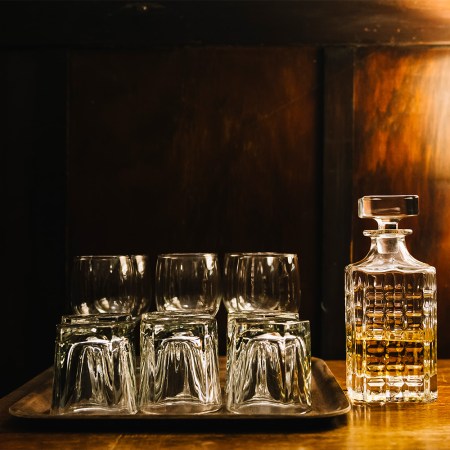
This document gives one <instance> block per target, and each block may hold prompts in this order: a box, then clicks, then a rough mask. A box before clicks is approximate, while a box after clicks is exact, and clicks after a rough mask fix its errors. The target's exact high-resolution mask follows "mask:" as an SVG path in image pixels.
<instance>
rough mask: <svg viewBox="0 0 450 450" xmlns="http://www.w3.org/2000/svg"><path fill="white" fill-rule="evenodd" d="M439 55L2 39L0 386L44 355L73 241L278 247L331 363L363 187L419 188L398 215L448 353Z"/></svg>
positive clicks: (446, 136) (76, 246) (319, 349)
mask: <svg viewBox="0 0 450 450" xmlns="http://www.w3.org/2000/svg"><path fill="white" fill-rule="evenodd" d="M449 65H450V47H446V46H440V47H438V48H436V47H432V46H429V47H427V46H422V47H414V46H404V47H392V46H380V45H378V46H372V47H366V48H362V47H354V46H341V47H326V46H318V45H307V46H302V45H297V46H278V47H274V46H265V47H261V46H236V47H227V46H204V47H202V46H196V47H192V46H191V47H189V46H182V47H180V46H177V47H166V48H159V49H156V48H147V49H142V48H141V49H128V50H125V49H115V50H114V49H109V50H105V49H86V50H82V49H77V50H73V49H72V50H67V51H57V52H51V53H45V52H43V51H42V50H36V51H33V52H29V53H24V52H23V51H11V52H10V53H6V52H5V51H2V68H7V69H8V71H6V72H5V71H2V72H1V73H2V74H3V75H2V80H1V81H2V83H1V89H2V94H4V95H5V96H6V97H4V98H7V99H8V100H7V102H6V103H5V105H6V108H7V112H8V114H7V116H8V122H7V123H8V126H7V127H6V128H5V130H4V133H3V139H4V140H3V145H4V148H5V149H6V154H7V155H9V156H8V158H7V160H6V162H7V167H6V170H5V171H4V172H5V178H4V181H5V192H6V193H7V197H8V202H9V203H8V205H9V206H8V208H9V209H8V218H7V219H8V220H7V221H6V230H5V236H8V242H9V244H8V246H7V247H6V248H7V250H8V253H9V254H11V255H12V256H11V257H10V259H9V264H8V269H7V271H6V272H5V273H6V276H7V277H8V278H9V280H10V281H11V282H10V283H9V284H8V283H5V286H6V293H5V303H6V305H7V306H6V308H7V309H6V311H7V314H8V317H13V316H14V314H16V311H17V310H16V307H15V305H17V304H20V308H21V310H22V311H28V312H29V313H27V314H25V315H24V317H25V319H24V320H25V321H24V322H21V324H24V327H23V328H25V329H26V330H25V329H22V332H21V333H17V334H15V336H16V338H15V341H14V347H11V346H6V347H5V348H4V353H5V357H6V359H7V360H9V361H12V362H11V370H10V371H9V372H7V371H2V375H1V377H2V378H1V383H0V384H1V386H2V393H6V392H7V391H8V390H10V389H11V388H13V387H15V386H17V385H18V384H20V383H22V382H23V381H25V380H26V379H28V378H30V377H31V376H32V375H33V374H35V373H37V372H39V371H40V370H42V369H44V368H45V367H47V366H48V365H50V364H51V362H52V359H53V340H54V333H55V328H54V324H55V322H56V320H57V318H58V317H59V316H60V315H61V314H63V313H64V312H66V311H67V289H66V287H65V286H66V284H67V283H66V282H67V274H66V276H65V277H64V270H65V267H66V265H68V264H69V262H70V260H71V258H72V256H73V255H75V254H81V253H94V254H95V253H139V252H143V253H148V254H149V255H150V256H151V257H152V259H153V261H154V260H155V258H156V255H157V254H158V253H161V252H168V251H215V252H218V253H219V254H220V255H221V256H223V254H224V253H225V252H227V251H257V250H273V251H291V252H296V253H298V254H299V257H300V268H301V282H302V304H301V315H302V317H303V318H307V319H310V320H311V323H312V332H313V353H314V354H315V355H316V356H320V357H326V358H343V357H344V288H343V270H344V266H345V265H346V264H348V263H349V262H353V261H356V260H358V259H360V258H362V257H363V256H364V254H365V253H366V251H367V249H368V240H367V239H366V238H364V237H363V236H362V231H363V229H365V228H373V227H374V224H372V223H370V222H368V221H362V220H360V219H358V217H357V213H356V201H357V199H358V197H360V196H361V195H368V194H392V193H412V194H413V193H417V194H419V195H420V206H421V214H420V216H419V217H418V218H415V219H409V220H408V221H405V226H409V227H411V228H413V229H414V234H413V235H412V236H411V237H410V238H409V240H408V242H409V247H410V249H411V252H412V253H413V255H414V256H415V257H417V258H418V259H421V260H423V261H426V262H429V263H430V264H433V265H435V266H436V267H437V270H438V297H439V300H438V301H439V307H438V332H439V356H440V357H450V350H449V346H448V345H447V343H448V342H449V341H450V329H449V328H448V327H447V326H446V323H447V319H448V317H449V315H450V305H449V303H448V298H449V295H450V291H449V290H450V286H449V283H448V281H447V276H446V274H447V272H448V271H449V270H450V259H449V257H448V256H447V254H448V250H449V246H450V231H448V228H447V224H446V220H447V205H448V204H449V202H450V186H449V178H450V167H449V165H450V153H449V152H448V150H447V149H448V147H449V143H450V142H449V140H450V132H449V127H448V123H449V120H448V119H449V113H450V106H449V100H448V99H449V92H450V75H449V74H450V71H449V68H450V67H449ZM5 74H6V75H5ZM19 74H22V75H23V74H27V76H26V77H23V76H22V78H20V77H19V76H18V75H19ZM25 87H27V89H28V90H24V88H25ZM66 114H67V121H65V118H66ZM15 183H17V188H16V189H14V188H13V187H14V185H15ZM25 224H26V225H25ZM14 243H17V244H14ZM15 250H17V251H15ZM18 268H20V270H18ZM219 321H220V324H221V325H220V326H221V329H222V332H221V335H222V338H221V339H222V341H221V342H222V345H221V349H222V352H223V350H224V323H225V314H224V311H223V309H222V310H221V312H220V314H219ZM8 322H9V323H7V324H6V325H5V326H4V327H2V329H1V338H2V341H3V342H4V341H5V340H6V339H9V338H10V336H11V335H12V334H11V333H12V332H13V330H15V329H16V328H15V327H16V322H14V321H13V320H8ZM30 341H32V342H33V346H31V345H30Z"/></svg>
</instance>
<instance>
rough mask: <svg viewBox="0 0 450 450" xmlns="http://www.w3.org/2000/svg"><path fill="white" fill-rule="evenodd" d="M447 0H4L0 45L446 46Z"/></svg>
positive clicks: (449, 28)
mask: <svg viewBox="0 0 450 450" xmlns="http://www.w3.org/2000/svg"><path fill="white" fill-rule="evenodd" d="M449 17H450V4H449V2H446V1H442V0H435V1H427V0H421V1H416V0H402V1H396V2H393V1H392V0H364V1H361V0H320V1H316V0H288V1H286V0H277V1H275V0H269V1H268V0H252V1H229V0H214V1H202V0H201V1H162V2H143V1H125V0H123V1H103V0H95V1H57V2H55V1H3V2H0V45H3V46H39V47H42V46H54V47H61V46H64V47H74V46H75V47H79V46H84V47H91V48H92V47H103V48H105V47H122V48H124V47H134V48H135V47H148V46H155V45H169V46H172V45H179V44H189V45H205V44H212V45H262V44H266V45H267V44H269V45H270V44H272V45H274V44H280V45H286V44H288V45H289V44H309V45H311V44H318V45H343V44H344V45H354V44H356V45H404V44H408V45H410V44H415V45H417V44H439V45H442V44H444V45H445V44H449V43H450V26H449V25H450V19H449Z"/></svg>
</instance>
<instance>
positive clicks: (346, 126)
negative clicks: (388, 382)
mask: <svg viewBox="0 0 450 450" xmlns="http://www.w3.org/2000/svg"><path fill="white" fill-rule="evenodd" d="M354 54H355V51H354V50H353V49H352V48H349V47H342V48H327V49H325V57H324V70H323V74H324V79H323V89H324V103H323V104H324V110H323V139H324V140H323V160H322V161H323V162H322V167H323V193H322V211H323V212H322V261H321V264H322V273H321V275H322V282H321V289H322V295H321V319H320V324H321V329H322V334H321V339H322V341H321V354H322V355H324V357H325V358H331V357H332V358H344V356H345V327H344V301H343V294H344V267H345V265H346V264H348V262H349V261H348V260H349V243H350V239H351V213H352V205H351V198H352V163H353V161H352V158H353V119H354V118H353V87H354V79H353V65H354Z"/></svg>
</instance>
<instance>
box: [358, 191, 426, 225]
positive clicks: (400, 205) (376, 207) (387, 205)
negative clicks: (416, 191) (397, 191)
mask: <svg viewBox="0 0 450 450" xmlns="http://www.w3.org/2000/svg"><path fill="white" fill-rule="evenodd" d="M418 214H419V196H418V195H367V196H365V197H362V198H360V199H359V200H358V216H359V217H361V218H362V219H375V220H376V221H377V223H378V228H379V229H385V230H389V229H391V230H392V229H397V228H398V222H400V220H402V219H403V218H405V217H409V216H417V215H418Z"/></svg>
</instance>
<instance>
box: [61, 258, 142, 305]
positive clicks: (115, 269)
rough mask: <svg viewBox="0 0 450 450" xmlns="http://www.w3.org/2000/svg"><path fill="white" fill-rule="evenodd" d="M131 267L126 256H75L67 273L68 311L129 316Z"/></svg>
mask: <svg viewBox="0 0 450 450" xmlns="http://www.w3.org/2000/svg"><path fill="white" fill-rule="evenodd" d="M134 266H135V264H134V263H133V260H132V258H131V257H130V256H100V255H92V256H76V257H75V258H74V261H73V267H72V271H71V293H70V301H71V307H72V312H73V313H74V314H99V313H114V314H120V313H131V314H133V313H134V307H135V289H136V285H135V270H134Z"/></svg>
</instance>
